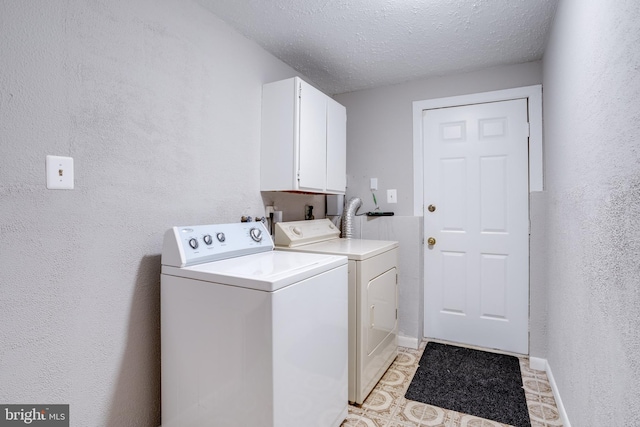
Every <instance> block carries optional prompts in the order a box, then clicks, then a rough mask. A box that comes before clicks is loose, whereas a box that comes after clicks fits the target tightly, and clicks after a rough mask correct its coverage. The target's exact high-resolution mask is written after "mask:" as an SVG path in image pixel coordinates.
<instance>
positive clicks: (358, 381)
mask: <svg viewBox="0 0 640 427" xmlns="http://www.w3.org/2000/svg"><path fill="white" fill-rule="evenodd" d="M339 236H340V231H339V230H338V229H337V227H336V226H335V225H334V224H333V223H332V222H331V221H330V220H328V219H320V220H313V221H292V222H280V223H277V224H276V228H275V243H276V249H277V250H282V251H294V252H309V253H316V254H333V255H346V256H347V257H348V258H349V401H350V402H353V403H355V404H358V405H360V404H362V402H364V400H365V399H366V398H367V396H368V395H369V393H371V390H373V388H374V387H375V385H376V384H377V383H378V381H380V378H382V376H383V375H384V373H385V372H386V370H387V368H388V367H389V366H390V365H391V363H392V362H393V360H394V359H395V357H396V355H397V351H398V344H397V334H398V291H397V284H398V242H394V241H386V240H363V239H341V238H340V237H339Z"/></svg>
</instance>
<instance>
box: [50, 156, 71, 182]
mask: <svg viewBox="0 0 640 427" xmlns="http://www.w3.org/2000/svg"><path fill="white" fill-rule="evenodd" d="M46 169H47V188H48V189H49V190H73V157H61V156H47V162H46Z"/></svg>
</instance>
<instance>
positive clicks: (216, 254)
mask: <svg viewBox="0 0 640 427" xmlns="http://www.w3.org/2000/svg"><path fill="white" fill-rule="evenodd" d="M273 247H274V246H273V240H271V236H270V235H269V232H268V231H267V229H266V228H265V226H264V224H263V223H261V222H240V223H232V224H213V225H192V226H184V227H173V228H171V229H169V230H167V231H166V232H165V234H164V242H163V244H162V265H170V266H173V267H187V266H190V265H197V264H203V263H206V262H212V261H218V260H221V259H226V258H235V257H238V256H244V255H250V254H254V253H258V252H266V251H272V250H273Z"/></svg>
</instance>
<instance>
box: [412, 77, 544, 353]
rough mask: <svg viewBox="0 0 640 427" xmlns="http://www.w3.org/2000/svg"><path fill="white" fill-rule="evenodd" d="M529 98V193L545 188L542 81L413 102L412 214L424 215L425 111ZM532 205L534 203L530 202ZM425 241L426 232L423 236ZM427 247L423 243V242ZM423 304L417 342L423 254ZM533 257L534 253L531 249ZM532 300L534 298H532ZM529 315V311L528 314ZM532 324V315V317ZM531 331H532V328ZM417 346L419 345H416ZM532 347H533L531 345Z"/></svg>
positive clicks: (422, 334)
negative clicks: (529, 84) (423, 115)
mask: <svg viewBox="0 0 640 427" xmlns="http://www.w3.org/2000/svg"><path fill="white" fill-rule="evenodd" d="M523 98H526V99H527V109H528V115H529V150H528V151H529V193H531V192H535V191H543V190H544V168H543V144H542V142H543V141H542V85H541V84H538V85H532V86H523V87H518V88H513V89H504V90H496V91H491V92H481V93H474V94H468V95H459V96H451V97H446V98H434V99H426V100H421V101H414V102H413V215H414V216H418V217H423V216H424V209H425V207H424V170H423V168H424V150H423V145H422V142H423V139H422V138H423V135H422V112H423V110H430V109H436V108H446V107H457V106H463V105H471V104H482V103H487V102H498V101H510V100H513V99H523ZM529 209H531V204H529ZM423 225H424V220H423V221H421V223H420V232H421V234H424V226H423ZM420 241H421V242H424V236H423V235H421V236H420ZM421 248H424V245H421ZM421 259H422V261H421V264H420V276H421V278H422V286H420V298H419V301H420V306H419V310H418V312H419V314H420V319H419V321H418V325H419V326H418V333H419V338H418V344H419V343H420V340H421V339H422V337H424V286H425V283H424V280H425V278H424V254H422V256H421ZM529 259H531V253H529ZM529 293H531V271H529ZM529 304H531V299H529ZM529 316H530V315H529ZM529 324H531V318H529ZM529 332H531V331H529ZM416 348H417V346H416ZM529 350H531V348H529Z"/></svg>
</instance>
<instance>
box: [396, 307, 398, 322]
mask: <svg viewBox="0 0 640 427" xmlns="http://www.w3.org/2000/svg"><path fill="white" fill-rule="evenodd" d="M396 320H398V309H397V308H396Z"/></svg>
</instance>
